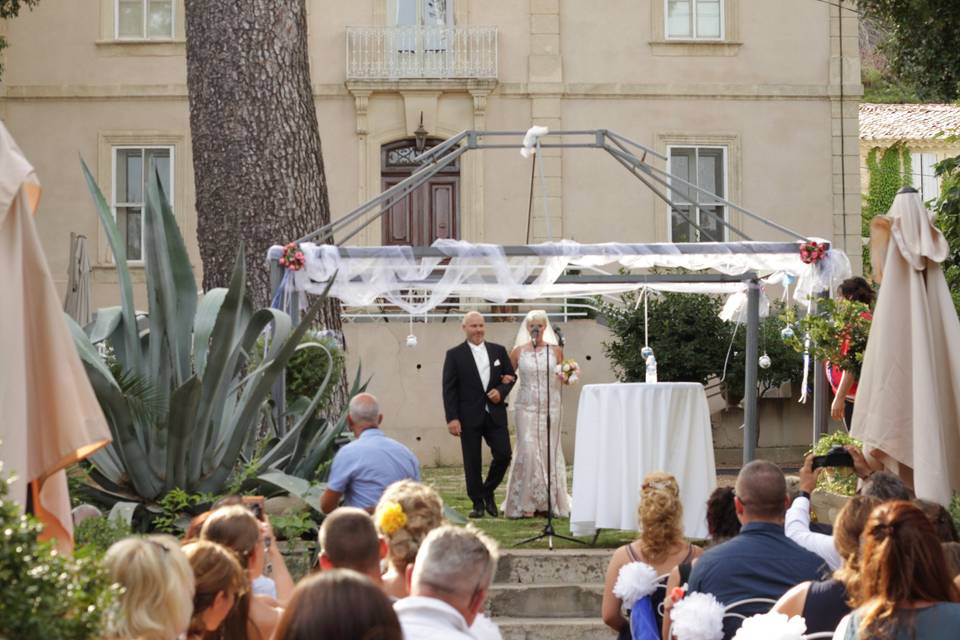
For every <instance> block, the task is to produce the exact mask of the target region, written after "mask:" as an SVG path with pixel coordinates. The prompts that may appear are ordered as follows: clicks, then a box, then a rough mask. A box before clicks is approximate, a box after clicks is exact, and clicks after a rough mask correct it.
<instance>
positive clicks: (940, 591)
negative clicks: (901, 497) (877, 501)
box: [833, 501, 960, 640]
mask: <svg viewBox="0 0 960 640" xmlns="http://www.w3.org/2000/svg"><path fill="white" fill-rule="evenodd" d="M862 557H863V567H862V569H861V573H860V575H861V577H860V582H859V588H858V589H857V592H856V593H853V594H851V595H852V596H853V599H854V603H855V604H857V605H859V606H858V608H857V610H856V611H854V612H853V613H851V614H850V615H848V616H847V617H846V618H844V619H843V621H841V623H840V625H839V626H838V627H837V631H836V633H835V634H834V636H833V637H834V638H840V639H842V640H867V639H870V640H874V639H877V640H888V639H889V640H899V639H901V638H904V639H906V638H918V639H920V638H922V639H923V640H947V639H948V638H951V639H952V638H956V637H957V633H958V632H957V629H958V628H960V591H958V590H957V587H956V585H955V584H954V583H953V582H952V580H951V576H950V572H949V570H948V569H947V564H946V561H945V559H944V557H943V550H942V548H941V546H940V541H939V540H938V539H937V534H936V532H935V531H934V529H933V525H932V524H930V520H929V518H927V516H926V515H924V513H923V511H921V510H920V509H918V508H917V507H916V506H914V505H913V504H911V503H909V502H906V501H896V502H888V503H885V504H882V505H880V506H879V507H877V508H876V509H874V510H873V513H872V514H871V515H870V519H869V520H868V521H867V527H866V529H865V530H864V533H863V556H862Z"/></svg>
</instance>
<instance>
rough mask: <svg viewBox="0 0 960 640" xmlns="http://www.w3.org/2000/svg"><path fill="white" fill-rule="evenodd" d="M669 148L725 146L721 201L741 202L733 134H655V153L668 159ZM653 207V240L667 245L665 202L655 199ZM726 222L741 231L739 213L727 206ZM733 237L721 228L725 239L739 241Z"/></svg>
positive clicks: (739, 159) (739, 164)
mask: <svg viewBox="0 0 960 640" xmlns="http://www.w3.org/2000/svg"><path fill="white" fill-rule="evenodd" d="M670 147H725V148H726V154H725V155H726V158H725V172H726V175H725V176H724V177H725V179H726V195H724V196H723V198H724V200H727V201H729V202H734V203H739V202H741V199H742V198H741V193H742V190H743V158H742V144H741V138H740V135H738V134H733V133H703V134H696V133H679V132H678V133H673V132H664V133H659V134H657V145H656V150H657V151H659V152H660V153H662V154H663V155H665V156H667V157H669V155H670V154H669V150H670ZM666 165H667V163H666V162H664V168H666ZM662 191H663V192H664V195H666V196H667V197H671V193H670V190H669V189H667V188H666V187H663V189H662ZM655 207H656V209H655V211H656V220H657V224H656V233H657V240H658V241H662V242H670V236H671V225H670V208H669V207H668V206H667V203H666V202H664V201H663V200H661V199H660V198H656V199H655ZM726 221H727V224H729V225H731V226H733V227H735V228H737V229H743V214H742V213H740V212H739V211H737V210H736V209H733V208H732V207H729V206H728V207H727V215H726ZM733 236H736V234H734V233H733V232H732V231H730V229H729V228H726V227H724V238H725V240H741V239H742V238H740V237H739V236H737V237H733Z"/></svg>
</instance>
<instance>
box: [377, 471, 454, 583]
mask: <svg viewBox="0 0 960 640" xmlns="http://www.w3.org/2000/svg"><path fill="white" fill-rule="evenodd" d="M373 520H374V522H376V524H377V529H378V530H379V531H380V533H381V534H382V535H383V536H384V538H386V541H387V572H386V573H385V574H384V576H383V590H384V592H385V593H386V594H387V595H388V596H391V597H393V598H398V599H399V598H406V597H407V596H408V595H409V594H408V592H407V582H406V571H407V565H410V564H413V561H414V559H416V557H417V551H419V550H420V543H421V542H423V539H424V538H426V537H427V534H428V533H430V532H431V531H433V530H434V529H436V528H437V527H439V526H440V525H441V524H443V500H442V499H441V498H440V495H439V494H438V493H437V492H436V491H434V490H433V489H432V488H431V487H429V486H427V485H425V484H421V483H419V482H414V481H413V480H399V481H397V482H394V483H393V484H391V485H390V486H388V487H387V489H386V491H384V492H383V495H382V496H380V501H379V502H378V503H377V507H376V510H375V511H374V512H373Z"/></svg>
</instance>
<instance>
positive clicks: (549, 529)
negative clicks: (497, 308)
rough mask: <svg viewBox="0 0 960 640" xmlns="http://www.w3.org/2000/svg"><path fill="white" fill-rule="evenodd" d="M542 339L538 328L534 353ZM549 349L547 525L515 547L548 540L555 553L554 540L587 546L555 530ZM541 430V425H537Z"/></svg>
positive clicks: (548, 546)
mask: <svg viewBox="0 0 960 640" xmlns="http://www.w3.org/2000/svg"><path fill="white" fill-rule="evenodd" d="M539 339H540V329H539V328H536V329H534V332H533V353H534V355H536V353H537V342H538V341H539ZM558 341H559V342H560V346H561V347H562V346H563V337H562V335H560V336H559V338H558ZM544 346H545V347H546V348H547V358H546V365H545V366H546V369H547V371H546V373H547V523H546V525H545V526H544V527H543V531H542V532H540V534H539V535H535V536H533V537H532V538H527V539H526V540H521V541H520V542H518V543H516V544H515V545H513V546H515V547H519V546H521V545H524V544H529V543H531V542H536V541H537V540H543V539H544V538H546V539H547V548H549V549H550V551H553V539H554V538H559V539H561V540H566V541H567V542H576V543H578V544H587V543H586V542H584V541H583V540H577V539H576V538H569V537H567V536H564V535H560V534H559V533H557V532H556V531H555V530H554V528H553V455H552V453H551V450H550V445H551V440H552V438H551V435H550V375H551V371H550V345H548V344H544ZM537 428H539V425H537ZM563 490H564V491H566V490H567V488H566V487H564V488H563Z"/></svg>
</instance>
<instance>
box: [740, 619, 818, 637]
mask: <svg viewBox="0 0 960 640" xmlns="http://www.w3.org/2000/svg"><path fill="white" fill-rule="evenodd" d="M806 632H807V622H806V620H804V619H803V617H802V616H793V617H792V618H788V617H787V615H786V614H784V613H774V612H771V613H763V614H758V615H755V616H751V617H749V618H747V619H746V620H744V621H743V625H741V626H740V629H739V630H738V631H737V635H735V636H733V638H734V640H803V634H804V633H806Z"/></svg>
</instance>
